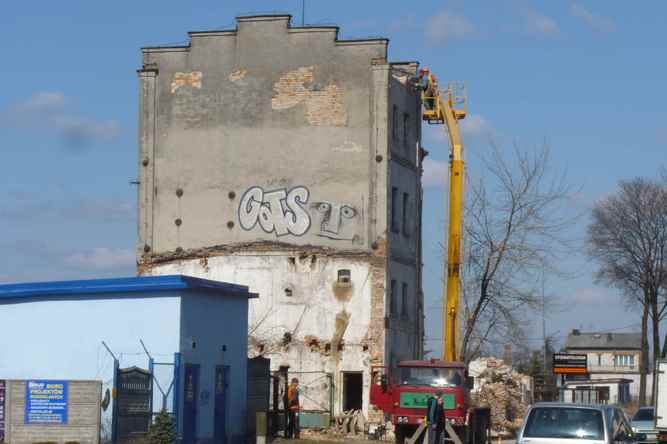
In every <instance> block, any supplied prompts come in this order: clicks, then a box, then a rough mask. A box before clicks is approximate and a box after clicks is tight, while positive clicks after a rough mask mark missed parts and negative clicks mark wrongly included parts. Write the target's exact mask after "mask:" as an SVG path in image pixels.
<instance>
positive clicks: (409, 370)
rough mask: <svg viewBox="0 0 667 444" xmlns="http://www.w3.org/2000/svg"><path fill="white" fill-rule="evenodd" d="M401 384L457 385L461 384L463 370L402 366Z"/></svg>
mask: <svg viewBox="0 0 667 444" xmlns="http://www.w3.org/2000/svg"><path fill="white" fill-rule="evenodd" d="M400 374H401V381H400V382H401V384H402V385H428V386H431V387H459V386H461V385H462V384H463V370H461V369H457V368H433V367H402V368H401V373H400Z"/></svg>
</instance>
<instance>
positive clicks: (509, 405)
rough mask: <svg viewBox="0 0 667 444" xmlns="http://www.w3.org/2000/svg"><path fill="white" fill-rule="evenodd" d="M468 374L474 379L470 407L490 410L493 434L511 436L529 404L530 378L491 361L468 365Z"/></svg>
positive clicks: (480, 361) (477, 361)
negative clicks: (471, 405)
mask: <svg viewBox="0 0 667 444" xmlns="http://www.w3.org/2000/svg"><path fill="white" fill-rule="evenodd" d="M469 372H470V376H473V377H474V378H475V387H474V389H473V392H472V394H471V401H472V404H473V405H474V406H476V407H488V408H490V409H491V426H492V431H493V432H494V434H495V435H497V436H509V435H514V434H515V432H516V431H517V430H518V429H519V428H520V427H521V423H522V421H523V417H524V415H525V414H526V410H527V408H528V404H529V403H530V389H531V380H530V377H528V376H526V375H522V374H520V373H517V372H515V371H514V370H512V368H511V367H510V366H508V365H505V363H504V362H503V361H502V360H500V359H494V358H481V359H477V360H475V361H473V362H471V363H470V368H469Z"/></svg>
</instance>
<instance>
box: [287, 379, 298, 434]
mask: <svg viewBox="0 0 667 444" xmlns="http://www.w3.org/2000/svg"><path fill="white" fill-rule="evenodd" d="M300 408H301V406H300V404H299V380H298V379H297V378H292V383H291V384H290V385H289V387H287V409H288V413H287V437H288V438H296V439H299V409H300Z"/></svg>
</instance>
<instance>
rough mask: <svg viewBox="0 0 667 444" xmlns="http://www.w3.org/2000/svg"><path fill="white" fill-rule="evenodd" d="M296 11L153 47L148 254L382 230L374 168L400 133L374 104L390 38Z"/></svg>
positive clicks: (144, 93)
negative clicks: (385, 137) (381, 123)
mask: <svg viewBox="0 0 667 444" xmlns="http://www.w3.org/2000/svg"><path fill="white" fill-rule="evenodd" d="M288 20H289V18H288V17H286V16H272V17H254V18H240V19H239V20H238V28H237V30H234V31H220V32H197V33H190V38H191V43H190V45H189V46H187V47H178V48H145V49H144V53H143V69H142V70H141V71H140V80H141V126H142V130H141V137H140V148H141V151H140V159H139V177H140V182H141V186H140V219H141V221H142V222H141V223H142V226H141V230H140V242H139V245H138V249H139V254H140V255H141V254H143V253H145V252H152V253H162V252H165V251H174V250H176V249H178V248H182V249H184V250H188V249H192V248H201V247H208V246H211V245H221V244H229V243H239V242H251V241H256V240H258V239H261V240H266V241H284V236H286V235H289V239H288V242H290V243H292V244H297V245H324V246H328V247H334V248H346V249H356V250H369V249H370V246H371V244H372V243H373V242H374V241H376V238H377V237H378V236H381V235H382V234H383V233H382V231H383V227H382V226H377V225H376V224H375V223H374V222H375V221H373V220H371V218H372V217H373V215H372V214H370V213H369V212H370V211H372V208H373V207H375V206H376V205H377V204H378V203H379V202H378V196H377V194H376V189H375V187H374V186H373V183H372V181H371V180H370V175H372V174H374V171H375V169H380V170H384V171H386V168H387V160H386V159H387V155H386V149H387V147H386V144H378V145H377V146H375V145H374V142H375V140H374V137H375V134H374V132H373V131H372V129H373V128H374V124H375V122H374V121H373V119H372V115H373V112H372V111H371V110H372V107H373V106H374V102H373V97H372V96H373V94H374V90H375V84H374V82H373V73H374V71H373V65H372V63H373V61H374V60H380V61H381V63H383V64H385V65H386V51H387V41H386V40H382V39H376V40H366V41H354V42H345V41H339V40H337V39H336V35H337V29H336V28H326V27H325V28H291V27H289V26H288ZM386 82H387V80H386V78H385V79H384V85H382V90H381V92H384V94H386V89H387V87H386ZM376 149H377V150H380V154H381V155H382V157H383V159H384V160H382V161H379V162H378V161H377V160H376V159H375V157H376ZM184 159H187V162H184V161H183V160H184ZM291 192H292V195H291V196H290V193H291ZM248 193H250V194H248ZM244 197H246V199H245V200H243V198H244ZM281 200H282V201H283V203H282V204H281V203H280V201H281ZM211 203H215V204H211ZM243 217H245V219H244V220H243V219H242V218H243ZM242 222H244V223H242Z"/></svg>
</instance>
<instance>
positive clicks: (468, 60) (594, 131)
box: [0, 0, 667, 348]
mask: <svg viewBox="0 0 667 444" xmlns="http://www.w3.org/2000/svg"><path fill="white" fill-rule="evenodd" d="M259 12H289V13H292V14H293V15H294V16H295V23H297V24H298V23H300V21H301V17H300V14H301V1H300V0H286V1H280V2H279V1H251V0H247V1H237V0H227V1H224V2H223V1H207V0H201V1H197V2H192V3H188V4H184V3H183V2H175V1H171V0H166V1H160V2H158V1H148V0H144V1H141V2H129V1H123V0H119V1H116V2H107V3H102V2H89V1H83V0H79V1H74V0H71V1H63V2H29V1H26V2H9V3H7V4H5V5H4V7H3V13H2V15H0V41H1V42H2V43H1V44H0V45H1V47H2V50H3V56H4V57H3V60H4V63H3V64H2V70H1V71H0V80H1V81H2V85H3V93H2V94H1V95H0V150H1V152H2V161H1V162H0V173H1V174H2V176H1V177H2V187H0V197H1V198H2V202H3V203H2V205H1V206H0V251H2V252H3V253H4V254H2V258H3V259H2V262H0V282H12V281H33V280H49V279H69V278H82V277H99V276H114V275H131V274H133V273H134V242H135V238H136V226H135V225H136V216H135V210H134V209H135V198H136V189H135V187H134V186H133V185H131V183H130V182H131V181H133V180H135V178H136V171H135V170H136V147H137V143H136V134H137V79H136V73H135V70H136V69H137V68H138V67H139V65H140V53H139V48H140V47H142V46H148V45H153V44H164V43H176V42H185V40H186V38H187V36H186V33H187V31H189V30H205V29H219V28H227V27H232V26H233V23H234V16H236V15H239V14H244V13H259ZM666 21H667V3H665V2H660V1H646V2H641V3H636V4H633V5H632V6H631V5H630V4H629V3H627V2H620V1H614V2H612V1H605V2H603V1H596V2H594V1H584V0H581V1H558V2H553V1H534V2H531V1H520V0H507V1H498V2H487V1H481V0H480V1H467V2H464V1H462V0H458V1H456V0H453V1H434V0H422V1H421V2H418V3H412V2H398V1H393V0H383V1H380V0H367V1H365V2H360V1H354V2H353V1H347V0H339V1H337V2H323V1H321V0H310V1H308V2H307V5H306V22H307V23H309V24H337V25H339V26H340V27H341V35H342V37H346V38H347V37H350V38H351V37H367V36H386V37H389V38H390V39H391V43H390V56H391V59H392V60H419V61H421V62H422V63H423V64H427V65H429V66H430V67H431V68H432V70H433V71H435V72H436V73H438V75H439V77H440V78H441V79H442V80H462V81H465V82H466V83H467V85H468V93H469V113H470V116H469V119H468V120H467V121H466V123H465V125H464V137H465V142H466V150H467V152H468V158H469V159H471V162H470V169H471V174H474V165H475V162H474V159H475V158H476V157H478V156H479V155H483V153H484V152H485V151H486V150H488V143H487V142H488V139H489V137H492V138H494V139H496V140H499V141H501V142H508V141H518V143H519V144H520V145H521V146H523V147H524V148H526V149H530V148H531V147H533V146H535V145H538V144H540V143H541V142H542V141H543V140H545V139H546V140H547V141H548V142H549V144H550V145H551V147H552V155H553V156H552V157H553V159H552V166H553V167H554V168H556V169H567V171H568V177H569V179H570V181H571V182H572V184H573V185H575V186H577V187H581V190H582V191H581V194H580V196H579V198H580V199H579V200H578V203H577V205H578V206H579V209H580V210H582V211H584V212H585V211H586V210H587V209H588V208H590V206H591V205H592V204H593V203H594V202H595V201H596V199H598V198H599V197H600V196H603V195H605V194H606V193H610V192H613V190H614V188H615V186H616V183H617V182H618V180H620V179H623V178H631V177H634V176H638V175H642V176H653V175H655V174H656V173H657V170H658V168H659V167H660V166H661V165H665V164H667V155H666V154H667V123H666V122H667V119H666V117H667V111H665V108H664V104H665V103H667V88H665V79H666V78H667V58H665V56H664V55H665V49H666V43H665V42H667V28H665V26H664V23H666ZM424 134H425V137H424V145H425V146H426V147H427V149H429V151H430V152H431V155H430V156H429V157H430V159H431V165H430V169H429V171H428V177H427V182H426V183H427V184H428V188H427V191H426V196H425V213H424V221H425V227H424V235H425V240H424V245H425V278H424V287H425V291H426V298H427V300H426V306H427V307H437V306H439V305H440V304H439V301H438V299H439V297H440V296H439V295H440V274H441V260H440V253H439V251H438V250H437V248H435V247H433V245H436V244H437V242H439V241H441V240H442V239H443V238H444V211H443V208H442V202H443V199H444V191H445V188H444V185H443V184H444V178H443V177H442V172H444V170H445V169H444V166H445V165H446V164H445V163H444V160H445V159H446V158H447V150H448V148H447V144H446V140H445V139H444V138H443V137H442V133H441V128H427V129H425V133H424ZM585 223H586V219H585V218H584V219H583V220H582V222H581V224H580V225H579V226H578V227H576V229H575V230H574V231H573V235H574V236H579V237H581V236H582V235H583V227H584V226H585ZM562 265H563V267H564V268H565V269H567V270H569V271H577V272H578V273H577V276H576V278H573V279H567V280H564V279H556V278H550V277H547V294H548V295H549V297H550V298H554V299H555V300H558V301H559V303H560V306H561V309H560V310H556V311H554V312H552V313H550V316H549V320H548V331H549V332H550V333H554V332H556V333H557V336H558V335H560V336H562V335H563V334H565V333H566V332H567V331H568V330H570V329H571V328H576V327H583V328H584V329H593V328H595V329H600V330H606V329H618V328H620V327H624V326H629V325H635V324H637V323H638V315H637V314H635V313H632V312H628V310H626V309H625V307H623V306H622V304H621V303H620V299H619V297H618V295H617V294H616V293H615V292H614V291H612V290H608V289H606V288H604V287H601V286H598V285H596V284H595V283H594V281H593V277H592V272H593V271H594V268H593V266H592V265H591V264H589V263H588V261H587V260H586V259H585V257H583V255H581V254H578V253H576V252H575V253H573V254H572V255H570V256H568V257H567V258H564V260H563V264H562ZM438 318H439V309H435V310H433V311H430V312H429V314H428V316H427V328H428V331H427V335H428V336H429V337H431V338H438V337H440V333H439V328H440V327H439V321H438ZM529 331H530V334H529V336H530V337H531V338H536V337H537V336H538V332H539V331H541V330H540V327H539V323H536V322H533V324H531V326H530V328H529ZM536 344H537V342H536ZM429 345H431V346H435V347H437V344H435V343H432V344H429ZM437 348H439V347H437Z"/></svg>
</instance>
